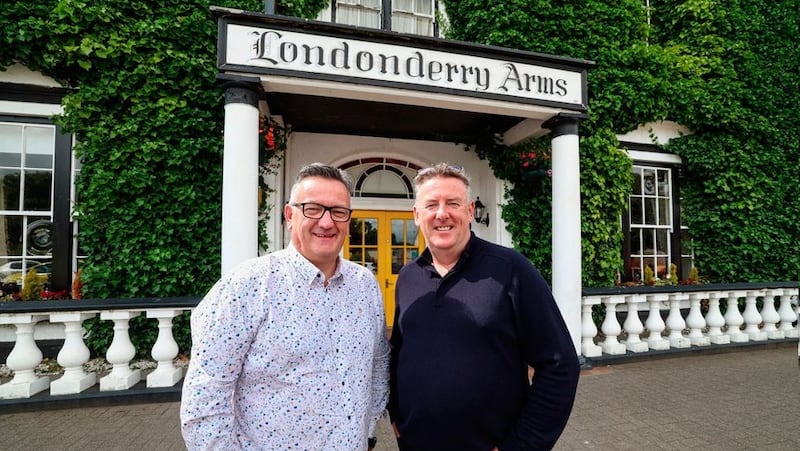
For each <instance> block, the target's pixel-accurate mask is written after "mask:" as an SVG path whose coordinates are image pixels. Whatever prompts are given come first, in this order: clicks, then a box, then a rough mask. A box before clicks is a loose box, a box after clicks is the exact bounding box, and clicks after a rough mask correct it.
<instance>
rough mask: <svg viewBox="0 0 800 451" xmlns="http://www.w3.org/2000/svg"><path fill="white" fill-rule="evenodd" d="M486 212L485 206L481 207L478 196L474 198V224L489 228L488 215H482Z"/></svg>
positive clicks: (481, 203)
mask: <svg viewBox="0 0 800 451" xmlns="http://www.w3.org/2000/svg"><path fill="white" fill-rule="evenodd" d="M485 211H486V205H483V202H481V198H480V196H478V197H476V198H475V222H477V223H478V224H483V225H485V226H486V227H489V213H486V216H484V215H483V213H484V212H485Z"/></svg>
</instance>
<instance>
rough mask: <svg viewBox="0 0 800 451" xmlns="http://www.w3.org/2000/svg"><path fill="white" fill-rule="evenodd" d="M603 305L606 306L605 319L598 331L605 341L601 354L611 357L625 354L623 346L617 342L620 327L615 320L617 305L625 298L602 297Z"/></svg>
mask: <svg viewBox="0 0 800 451" xmlns="http://www.w3.org/2000/svg"><path fill="white" fill-rule="evenodd" d="M602 300H603V305H605V306H606V317H605V319H603V324H602V325H601V326H600V330H602V331H603V335H605V339H604V340H603V352H605V353H606V354H611V355H619V354H625V345H624V344H622V343H620V342H619V340H618V337H619V334H620V332H622V326H620V324H619V320H618V319H617V304H620V303H622V302H624V301H625V296H620V295H616V296H603V297H602Z"/></svg>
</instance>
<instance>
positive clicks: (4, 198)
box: [0, 169, 20, 210]
mask: <svg viewBox="0 0 800 451" xmlns="http://www.w3.org/2000/svg"><path fill="white" fill-rule="evenodd" d="M19 183H20V170H18V169H16V170H14V169H11V170H9V169H0V190H2V191H1V192H0V210H19Z"/></svg>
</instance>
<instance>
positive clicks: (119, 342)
mask: <svg viewBox="0 0 800 451" xmlns="http://www.w3.org/2000/svg"><path fill="white" fill-rule="evenodd" d="M139 314H140V312H132V311H128V310H105V311H102V312H100V319H110V320H112V321H114V339H113V340H111V346H109V347H108V352H107V353H106V360H107V361H108V363H110V364H111V365H112V368H111V372H110V373H109V374H108V375H106V376H105V377H101V378H100V391H111V390H127V389H129V388H131V387H133V386H134V385H136V383H137V382H139V381H140V380H141V379H142V371H141V370H138V369H137V370H132V369H131V368H130V366H129V364H130V361H131V360H132V359H133V357H134V356H135V355H136V348H135V347H134V346H133V343H131V337H130V333H129V331H130V330H129V329H130V326H129V325H128V321H130V319H131V318H134V317H136V316H139Z"/></svg>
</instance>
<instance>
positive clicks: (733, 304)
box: [725, 291, 750, 343]
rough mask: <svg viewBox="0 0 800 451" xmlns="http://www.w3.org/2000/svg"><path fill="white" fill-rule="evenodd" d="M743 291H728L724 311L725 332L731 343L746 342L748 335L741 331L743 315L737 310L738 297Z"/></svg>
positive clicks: (748, 338)
mask: <svg viewBox="0 0 800 451" xmlns="http://www.w3.org/2000/svg"><path fill="white" fill-rule="evenodd" d="M744 294H745V293H743V292H741V291H731V292H729V293H728V309H727V311H726V312H725V324H726V325H727V326H728V330H727V332H726V333H727V334H728V336H729V337H730V338H731V342H732V343H746V342H747V341H748V340H750V337H749V336H748V335H747V334H745V333H742V324H744V317H743V316H742V313H741V312H740V311H739V298H740V297H742V296H744Z"/></svg>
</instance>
